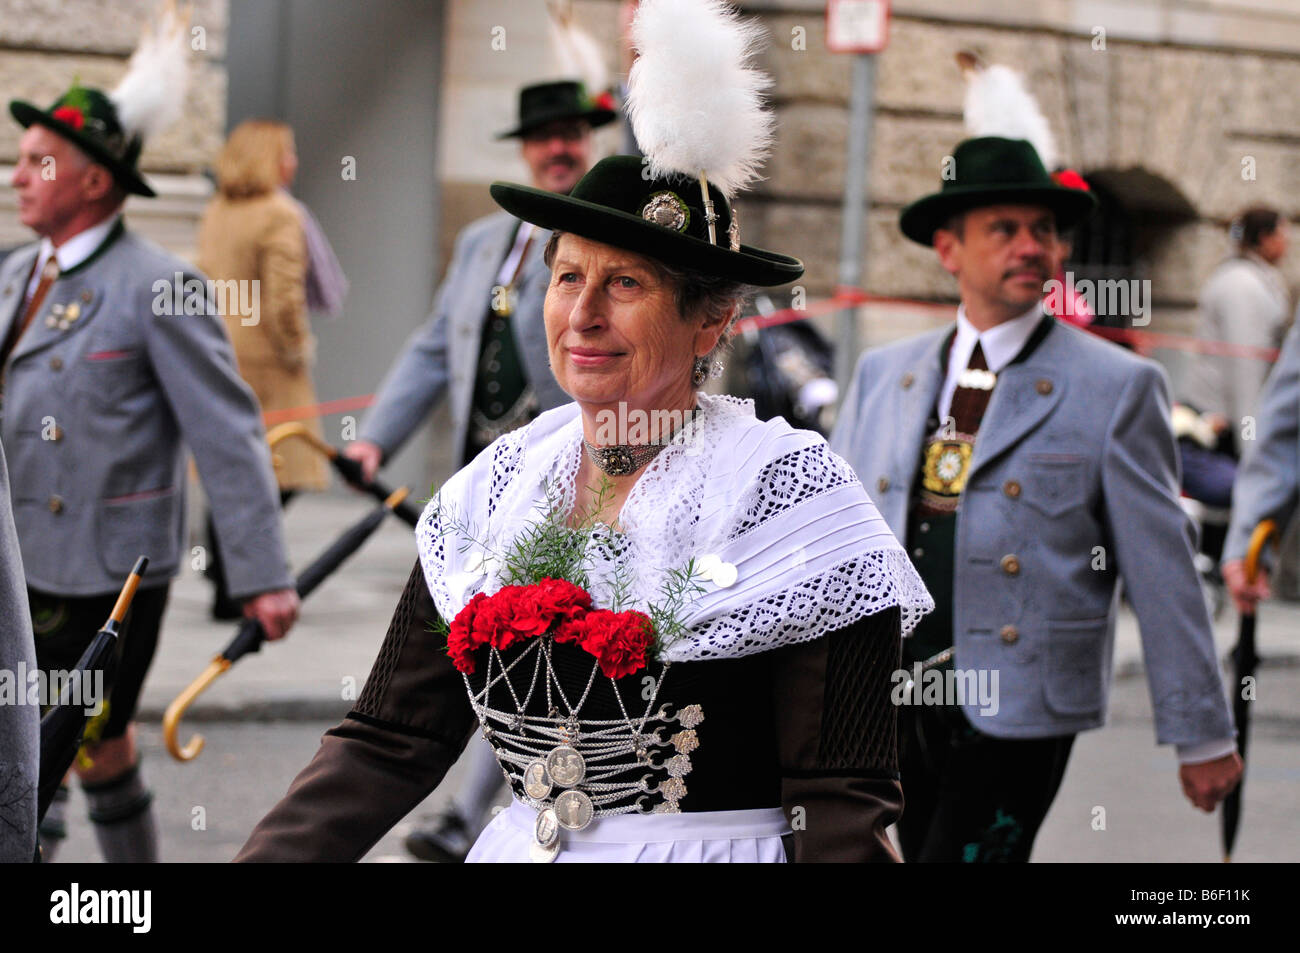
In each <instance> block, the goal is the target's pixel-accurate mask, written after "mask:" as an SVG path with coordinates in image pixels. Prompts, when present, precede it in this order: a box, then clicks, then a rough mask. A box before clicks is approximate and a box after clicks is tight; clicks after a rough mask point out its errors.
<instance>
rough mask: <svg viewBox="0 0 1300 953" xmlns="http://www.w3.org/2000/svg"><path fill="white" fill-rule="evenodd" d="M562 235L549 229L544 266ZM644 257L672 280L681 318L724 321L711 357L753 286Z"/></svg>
mask: <svg viewBox="0 0 1300 953" xmlns="http://www.w3.org/2000/svg"><path fill="white" fill-rule="evenodd" d="M563 236H564V232H552V233H551V238H550V241H548V242H547V243H546V250H545V252H544V253H543V259H544V260H545V262H546V267H547V268H550V267H552V266H554V264H555V253H556V248H557V247H558V246H559V244H560V239H561V238H562V237H563ZM643 257H644V258H645V259H646V260H647V261H649V262H650V263H651V264H653V265H654V267H655V268H657V269H658V270H659V272H660V274H662V275H663V276H664V277H665V278H666V279H667V280H668V281H670V282H671V283H672V284H673V286H674V291H673V300H674V302H675V303H676V305H677V313H678V314H680V315H681V316H682V318H683V320H690V319H691V318H693V317H695V316H697V315H703V316H704V317H705V318H706V319H707V321H708V322H709V323H712V322H715V321H722V320H726V321H727V328H726V331H725V332H724V333H723V335H722V337H720V338H719V339H718V346H717V347H715V348H714V349H713V351H712V352H711V353H710V354H709V355H708V359H709V360H710V361H712V360H713V359H714V358H716V357H717V356H718V355H719V354H721V353H723V352H724V351H725V350H726V349H727V347H728V345H729V343H730V339H731V334H730V331H731V328H732V326H733V325H734V324H735V323H736V320H737V319H738V318H739V317H740V313H741V311H742V310H743V308H744V304H745V302H746V301H747V300H748V299H749V296H750V295H752V294H753V293H754V291H755V288H754V286H753V285H747V284H745V283H744V282H742V281H733V280H732V279H730V278H719V277H718V276H717V275H710V274H706V273H704V272H700V271H696V270H695V269H693V268H680V267H678V266H677V265H668V264H665V263H664V262H662V261H659V260H658V259H656V258H652V257H651V256H649V255H645V256H643Z"/></svg>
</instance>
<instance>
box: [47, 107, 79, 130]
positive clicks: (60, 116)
mask: <svg viewBox="0 0 1300 953" xmlns="http://www.w3.org/2000/svg"><path fill="white" fill-rule="evenodd" d="M53 116H54V118H55V119H57V120H58V121H59V122H61V123H65V124H67V125H69V126H71V127H72V128H73V129H82V128H84V127H85V125H86V116H85V114H84V113H83V112H82V111H81V110H80V109H78V108H77V107H76V106H60V107H59V108H58V109H56V110H54V113H53Z"/></svg>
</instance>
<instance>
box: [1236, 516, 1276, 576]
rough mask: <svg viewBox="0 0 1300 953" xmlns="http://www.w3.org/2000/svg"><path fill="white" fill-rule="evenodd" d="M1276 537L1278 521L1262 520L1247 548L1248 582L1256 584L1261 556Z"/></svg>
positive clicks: (1246, 566)
mask: <svg viewBox="0 0 1300 953" xmlns="http://www.w3.org/2000/svg"><path fill="white" fill-rule="evenodd" d="M1275 535H1277V521H1276V520H1260V521H1259V525H1258V526H1256V527H1255V531H1254V532H1253V533H1251V534H1250V544H1249V545H1247V547H1246V562H1245V565H1244V567H1243V568H1244V569H1245V571H1246V582H1248V583H1251V584H1252V585H1253V584H1254V582H1255V577H1256V576H1257V575H1258V574H1259V557H1260V554H1261V553H1263V552H1264V547H1265V546H1267V545H1268V541H1269V540H1270V539H1272V538H1273V537H1274V536H1275Z"/></svg>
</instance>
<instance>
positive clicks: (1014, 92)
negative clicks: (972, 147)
mask: <svg viewBox="0 0 1300 953" xmlns="http://www.w3.org/2000/svg"><path fill="white" fill-rule="evenodd" d="M957 62H958V64H960V66H961V68H962V72H963V73H964V74H965V76H966V83H967V86H966V103H965V119H966V131H967V132H969V133H970V134H971V135H972V136H1001V137H1003V138H1004V139H1027V140H1029V143H1030V144H1031V145H1032V146H1033V147H1034V149H1035V150H1036V151H1037V152H1038V158H1040V159H1042V160H1043V165H1044V166H1045V167H1046V168H1047V169H1048V170H1051V169H1054V168H1056V165H1057V155H1056V139H1055V137H1054V136H1053V135H1052V126H1051V123H1049V122H1048V121H1047V117H1046V116H1044V115H1043V111H1042V109H1040V108H1039V106H1038V101H1037V100H1036V99H1034V96H1033V94H1032V93H1030V92H1029V90H1028V88H1027V87H1026V86H1025V80H1024V77H1023V76H1022V75H1021V74H1020V73H1018V72H1016V71H1015V70H1013V69H1012V68H1011V67H1009V66H1002V65H1000V64H992V65H985V64H984V63H983V62H981V61H980V59H979V57H977V56H976V55H975V54H973V53H969V52H962V53H958V54H957Z"/></svg>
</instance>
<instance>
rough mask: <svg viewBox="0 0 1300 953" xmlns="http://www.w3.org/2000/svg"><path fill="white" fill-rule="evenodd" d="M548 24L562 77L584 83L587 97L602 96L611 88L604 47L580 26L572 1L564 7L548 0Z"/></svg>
mask: <svg viewBox="0 0 1300 953" xmlns="http://www.w3.org/2000/svg"><path fill="white" fill-rule="evenodd" d="M546 9H547V11H548V12H549V13H550V18H549V20H548V22H547V25H548V28H549V31H550V35H551V47H552V49H553V50H554V51H555V55H556V58H557V59H558V60H559V64H560V71H561V73H562V75H564V76H569V77H573V78H575V79H580V80H582V82H583V85H584V86H586V87H587V95H589V96H598V95H599V94H600V93H601V92H602V91H604V90H605V89H606V88H608V86H609V69H608V67H607V66H606V65H605V57H604V55H603V54H602V53H601V51H600V46H599V45H598V44H597V43H596V41H595V40H593V39H592V38H591V35H590V34H589V33H587V32H586V31H585V30H583V29H582V28H581V27H580V26H578V24H577V19H576V17H575V16H574V13H573V3H572V0H569V2H565V3H560V2H556V0H547V4H546Z"/></svg>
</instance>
